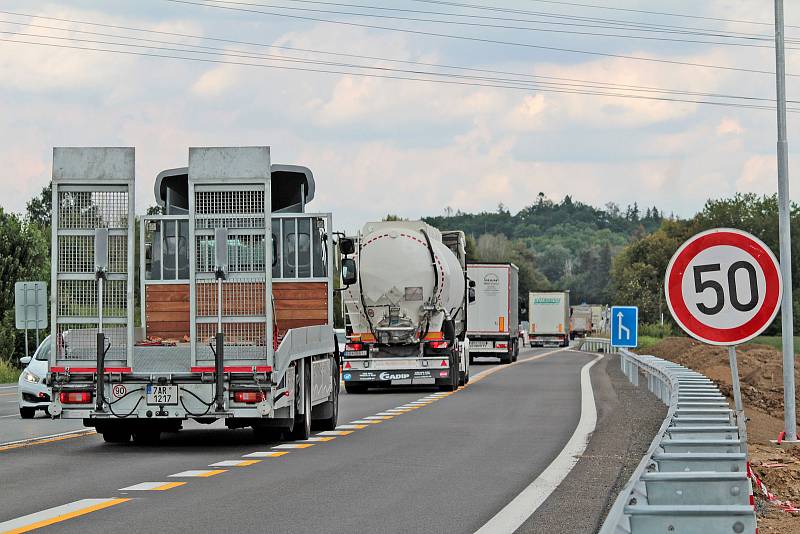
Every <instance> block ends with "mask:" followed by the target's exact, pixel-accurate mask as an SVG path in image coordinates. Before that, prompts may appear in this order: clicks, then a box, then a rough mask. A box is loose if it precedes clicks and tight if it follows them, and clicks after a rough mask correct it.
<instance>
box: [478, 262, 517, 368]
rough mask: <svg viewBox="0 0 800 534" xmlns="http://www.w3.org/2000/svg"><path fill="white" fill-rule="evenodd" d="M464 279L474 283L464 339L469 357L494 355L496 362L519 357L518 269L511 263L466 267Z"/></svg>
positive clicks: (481, 264)
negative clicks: (466, 342)
mask: <svg viewBox="0 0 800 534" xmlns="http://www.w3.org/2000/svg"><path fill="white" fill-rule="evenodd" d="M467 277H468V278H469V280H470V281H472V282H474V283H475V300H474V301H473V302H471V303H470V304H469V308H468V310H469V313H468V314H467V337H469V350H470V358H474V357H475V356H495V357H498V358H500V363H503V364H506V363H511V362H513V361H516V359H517V356H518V355H519V312H518V309H519V268H518V267H517V266H516V265H514V264H513V263H482V262H480V263H479V262H471V263H468V264H467Z"/></svg>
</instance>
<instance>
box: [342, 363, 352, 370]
mask: <svg viewBox="0 0 800 534" xmlns="http://www.w3.org/2000/svg"><path fill="white" fill-rule="evenodd" d="M351 367H352V365H350V362H344V368H345V369H350V368H351Z"/></svg>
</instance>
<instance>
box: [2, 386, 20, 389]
mask: <svg viewBox="0 0 800 534" xmlns="http://www.w3.org/2000/svg"><path fill="white" fill-rule="evenodd" d="M17 387H18V386H0V389H17Z"/></svg>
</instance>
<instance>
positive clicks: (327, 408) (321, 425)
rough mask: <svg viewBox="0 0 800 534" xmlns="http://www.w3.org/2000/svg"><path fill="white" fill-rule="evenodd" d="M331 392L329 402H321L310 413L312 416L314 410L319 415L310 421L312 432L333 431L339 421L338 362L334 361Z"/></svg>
mask: <svg viewBox="0 0 800 534" xmlns="http://www.w3.org/2000/svg"><path fill="white" fill-rule="evenodd" d="M331 380H333V391H331V397H333V398H332V399H331V400H329V401H326V402H323V403H322V404H320V405H319V406H315V407H314V409H312V411H311V415H312V416H313V415H314V410H317V412H318V413H319V418H317V419H312V420H311V426H312V428H313V429H314V430H335V429H336V425H337V423H338V420H339V362H338V361H337V360H336V359H334V362H333V376H332V377H331Z"/></svg>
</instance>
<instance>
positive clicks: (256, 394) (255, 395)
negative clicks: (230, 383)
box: [233, 391, 264, 404]
mask: <svg viewBox="0 0 800 534" xmlns="http://www.w3.org/2000/svg"><path fill="white" fill-rule="evenodd" d="M233 400H235V401H236V402H243V403H245V404H256V403H258V402H261V401H263V400H264V394H263V393H261V392H260V391H234V392H233Z"/></svg>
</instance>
